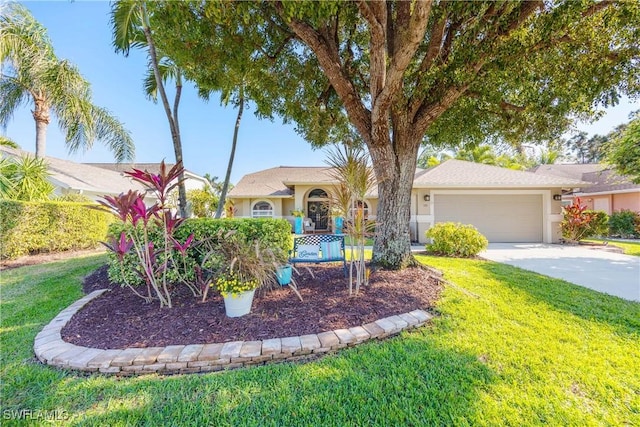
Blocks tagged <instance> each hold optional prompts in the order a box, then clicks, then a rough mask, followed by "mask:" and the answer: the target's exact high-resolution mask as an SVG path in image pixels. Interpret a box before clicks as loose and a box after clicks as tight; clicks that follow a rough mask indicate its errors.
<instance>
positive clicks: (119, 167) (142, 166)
mask: <svg viewBox="0 0 640 427" xmlns="http://www.w3.org/2000/svg"><path fill="white" fill-rule="evenodd" d="M83 164H85V165H89V166H94V167H97V168H102V169H108V170H111V171H115V172H128V171H131V170H132V169H138V170H141V171H149V172H151V173H153V174H159V173H160V163H83ZM165 166H166V168H167V170H169V169H171V168H172V167H174V166H175V163H166V162H165ZM184 172H185V174H188V175H190V176H192V177H195V178H198V179H201V180H204V178H203V177H201V176H200V175H198V174H195V173H193V172H191V171H189V170H187V169H185V170H184Z"/></svg>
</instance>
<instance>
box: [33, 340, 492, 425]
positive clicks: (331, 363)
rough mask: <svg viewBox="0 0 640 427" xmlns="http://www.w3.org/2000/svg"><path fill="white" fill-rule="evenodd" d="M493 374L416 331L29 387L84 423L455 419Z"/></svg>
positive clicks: (465, 414)
mask: <svg viewBox="0 0 640 427" xmlns="http://www.w3.org/2000/svg"><path fill="white" fill-rule="evenodd" d="M36 369H52V368H49V367H40V368H36ZM493 377H494V374H493V373H492V372H491V371H490V369H489V368H487V366H485V365H484V364H482V363H481V362H480V361H479V360H478V358H477V357H476V356H475V355H471V354H463V353H458V352H455V351H452V350H451V349H448V348H442V347H439V346H438V345H437V344H435V343H433V340H431V339H430V336H429V334H428V333H426V332H423V331H416V332H412V333H405V334H402V336H401V337H396V338H393V339H390V340H386V341H382V342H372V343H367V344H364V345H361V346H358V347H356V348H352V349H347V350H343V351H341V352H339V353H338V354H336V355H330V356H326V357H324V358H322V359H321V360H318V361H314V362H311V363H304V364H299V363H283V364H278V365H267V366H262V367H254V368H249V369H241V370H237V371H233V372H227V373H214V374H204V375H178V376H171V377H157V376H145V377H137V378H136V377H134V378H124V379H123V378H114V377H103V376H99V375H98V376H92V377H89V378H85V377H74V378H72V377H67V378H64V377H63V378H59V380H57V381H55V382H54V383H53V384H48V385H46V384H33V385H32V386H36V387H38V388H41V387H48V388H50V390H51V393H54V394H56V395H57V396H55V397H54V398H53V400H54V401H56V402H60V405H61V406H62V409H64V410H66V411H67V413H68V414H69V415H71V416H72V417H73V419H72V421H74V420H77V421H79V422H80V423H82V424H87V425H113V424H118V423H126V424H129V425H132V424H135V425H139V424H146V425H162V424H165V425H166V424H168V423H169V424H170V423H171V422H172V420H173V423H175V422H178V420H179V423H180V424H181V425H234V426H236V425H277V426H280V425H366V426H370V425H379V426H388V425H445V424H448V425H451V424H453V425H460V424H468V422H469V421H468V420H473V419H474V418H475V417H477V416H478V413H477V411H478V408H477V405H476V402H477V401H478V388H486V386H487V385H488V384H489V383H490V382H491V381H492V379H493ZM39 393H40V394H41V393H42V391H40V392H39ZM39 393H38V392H37V391H34V393H31V395H32V396H33V395H38V394H39ZM33 403H35V404H36V406H41V405H39V404H38V403H37V402H33ZM65 406H66V407H65ZM70 406H73V407H70Z"/></svg>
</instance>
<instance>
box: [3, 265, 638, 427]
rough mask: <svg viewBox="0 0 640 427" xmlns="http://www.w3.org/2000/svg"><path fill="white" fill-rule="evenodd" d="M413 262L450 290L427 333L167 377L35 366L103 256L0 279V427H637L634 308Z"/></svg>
mask: <svg viewBox="0 0 640 427" xmlns="http://www.w3.org/2000/svg"><path fill="white" fill-rule="evenodd" d="M419 259H420V260H421V261H423V262H426V263H428V264H430V265H433V266H435V267H437V268H439V269H442V270H443V271H444V272H445V277H446V278H447V280H449V281H450V282H451V285H448V286H447V287H446V289H445V292H444V294H443V298H442V300H441V301H440V303H439V306H438V311H439V313H440V317H439V318H438V319H437V320H436V321H435V322H434V324H433V326H432V327H430V328H422V329H420V330H417V331H413V332H408V333H403V334H402V335H401V336H399V337H396V338H393V339H390V340H386V341H384V342H374V343H369V344H365V345H362V346H359V347H357V348H353V349H349V350H346V351H343V352H341V353H339V354H337V355H332V356H328V357H325V358H323V359H320V360H319V361H316V362H313V363H307V364H278V365H267V366H262V367H258V368H253V369H242V370H236V371H230V372H225V373H217V374H205V375H176V376H171V377H159V376H154V375H151V376H144V377H134V378H116V377H106V376H100V375H90V376H87V375H80V374H76V373H73V372H65V371H59V370H56V369H52V368H49V367H45V366H42V365H40V364H38V363H36V362H35V361H34V358H33V350H32V345H33V339H34V337H35V335H36V334H37V332H38V331H39V330H40V328H42V326H44V325H45V324H46V323H47V322H49V321H50V320H51V319H52V318H53V317H54V316H55V315H56V314H57V313H58V312H59V311H60V310H61V309H63V308H64V307H66V306H68V305H69V304H70V303H71V302H72V301H74V300H75V299H77V298H78V297H79V296H80V295H81V291H80V280H81V277H82V276H83V275H85V274H87V273H88V272H90V271H91V270H92V269H93V268H95V267H96V266H97V265H99V264H100V263H101V262H102V261H103V260H104V256H98V257H95V256H94V257H88V258H84V259H81V260H75V261H68V262H58V263H53V264H48V265H44V266H32V267H24V268H20V269H16V270H11V271H8V272H2V273H1V274H2V276H1V284H0V286H1V287H0V291H1V292H2V302H1V306H0V310H1V311H0V312H1V313H2V324H1V329H0V349H1V352H2V354H1V360H0V375H1V377H2V388H1V394H0V402H2V410H3V421H2V425H3V426H4V425H13V424H15V421H12V420H7V418H8V415H10V414H11V413H15V412H11V411H20V410H30V411H32V413H37V411H52V410H60V411H66V412H64V414H65V415H67V416H68V417H69V419H68V420H65V421H57V423H58V424H60V425H62V424H64V425H100V426H103V425H121V426H125V425H170V424H173V425H234V426H235V425H336V426H340V425H363V426H369V425H379V426H388V425H456V426H464V425H491V426H493V425H517V426H521V425H576V426H577V425H580V426H582V425H640V304H636V303H631V302H625V301H623V300H620V299H617V298H614V297H609V296H606V295H602V294H598V293H595V292H593V291H590V290H587V289H584V288H580V287H577V286H572V285H568V284H566V283H564V282H562V281H559V280H554V279H549V278H545V277H542V276H539V275H536V274H533V273H529V272H525V271H523V270H519V269H515V268H512V267H508V266H503V265H499V264H495V263H491V262H485V261H475V260H474V261H469V260H459V259H447V258H431V257H423V256H420V257H419ZM347 303H348V301H345V304H347ZM40 413H41V414H42V413H44V412H40ZM41 424H44V422H41ZM54 424H55V423H54Z"/></svg>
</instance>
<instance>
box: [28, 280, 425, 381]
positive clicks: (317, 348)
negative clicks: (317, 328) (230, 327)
mask: <svg viewBox="0 0 640 427" xmlns="http://www.w3.org/2000/svg"><path fill="white" fill-rule="evenodd" d="M106 291H107V290H106V289H100V290H97V291H94V292H92V293H90V294H89V295H87V296H85V297H83V298H81V299H79V300H78V301H76V302H74V303H73V304H71V305H70V306H69V307H67V308H65V309H64V310H62V311H61V312H60V314H58V315H57V316H56V317H55V318H54V319H53V320H52V321H51V322H50V323H49V324H48V325H47V326H45V327H44V328H43V329H42V331H40V333H38V335H37V336H36V338H35V342H34V345H33V350H34V352H35V355H36V357H37V358H38V360H40V362H42V363H44V364H47V365H51V366H55V367H57V368H63V369H74V370H78V371H84V372H100V373H104V374H116V375H142V374H153V373H156V374H164V375H167V374H186V373H195V372H212V371H221V370H223V369H233V368H240V367H244V366H255V365H263V364H265V363H273V362H283V361H294V360H301V359H305V358H309V357H312V356H313V355H322V354H326V353H330V352H335V351H337V350H339V349H342V348H346V347H353V346H355V345H358V344H361V343H363V342H366V341H369V340H373V339H382V338H386V337H388V336H391V335H395V334H398V333H400V332H401V331H403V330H405V329H412V328H417V327H420V326H423V325H424V324H426V323H427V322H429V321H430V320H431V319H432V318H433V315H431V314H430V313H428V312H426V311H424V310H413V311H411V312H408V313H403V314H400V315H396V316H390V317H385V318H383V319H379V320H376V321H375V322H371V323H367V324H366V325H362V326H356V327H353V328H349V329H336V330H334V331H327V332H321V333H319V334H309V335H303V336H299V337H285V338H272V339H268V340H263V341H230V342H225V343H214V344H191V345H170V346H167V347H146V348H126V349H123V350H122V349H114V350H102V349H97V348H89V347H82V346H78V345H75V344H71V343H68V342H66V341H64V340H63V339H62V336H61V331H62V328H64V326H65V325H66V324H67V323H68V322H69V320H70V319H71V317H72V316H73V315H74V314H75V313H76V312H78V310H80V309H81V308H82V307H83V306H84V305H85V304H87V303H88V302H89V301H91V300H93V299H94V298H97V297H99V296H100V295H102V294H103V293H104V292H106Z"/></svg>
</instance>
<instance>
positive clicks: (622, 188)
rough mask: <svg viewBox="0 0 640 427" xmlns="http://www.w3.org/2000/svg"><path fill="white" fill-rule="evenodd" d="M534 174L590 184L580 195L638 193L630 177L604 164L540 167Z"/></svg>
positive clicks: (637, 187)
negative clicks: (569, 177)
mask: <svg viewBox="0 0 640 427" xmlns="http://www.w3.org/2000/svg"><path fill="white" fill-rule="evenodd" d="M534 172H535V173H536V174H544V175H551V176H572V177H576V179H580V180H582V181H585V182H589V183H591V185H589V186H588V187H585V186H583V187H585V188H580V191H579V192H576V193H580V194H595V193H616V192H628V191H629V190H639V191H640V184H634V183H633V182H632V181H631V178H630V177H628V176H623V175H619V174H617V173H616V172H615V171H614V170H612V169H611V168H610V167H609V166H608V165H605V164H596V163H592V164H574V165H540V166H537V167H536V168H535V170H534Z"/></svg>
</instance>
